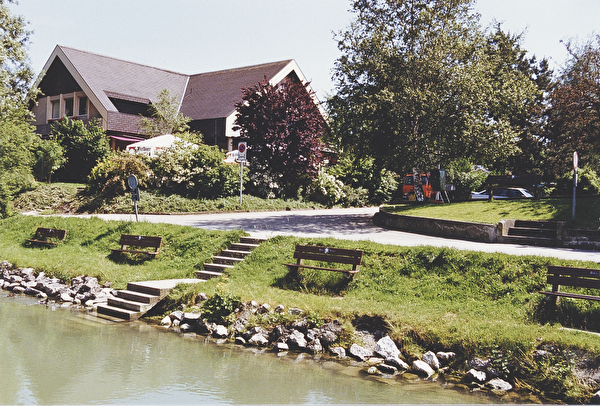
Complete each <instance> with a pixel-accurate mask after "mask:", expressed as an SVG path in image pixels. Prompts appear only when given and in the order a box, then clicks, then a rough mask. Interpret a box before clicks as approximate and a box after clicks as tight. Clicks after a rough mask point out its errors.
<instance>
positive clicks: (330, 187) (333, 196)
mask: <svg viewBox="0 0 600 406" xmlns="http://www.w3.org/2000/svg"><path fill="white" fill-rule="evenodd" d="M345 197H346V193H344V183H343V182H342V181H340V180H338V179H336V177H335V176H334V175H331V174H329V173H328V172H327V169H326V168H325V167H321V168H319V173H318V175H317V178H316V179H315V180H314V181H313V183H312V185H311V187H310V188H309V198H310V200H312V201H315V202H318V203H321V204H324V205H326V206H328V207H331V206H334V205H336V204H337V203H339V202H340V201H341V200H342V199H344V198H345Z"/></svg>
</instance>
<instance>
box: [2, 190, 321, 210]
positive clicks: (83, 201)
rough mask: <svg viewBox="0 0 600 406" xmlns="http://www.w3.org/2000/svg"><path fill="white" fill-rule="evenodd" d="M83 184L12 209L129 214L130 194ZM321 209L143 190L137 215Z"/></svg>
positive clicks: (38, 195) (24, 197)
mask: <svg viewBox="0 0 600 406" xmlns="http://www.w3.org/2000/svg"><path fill="white" fill-rule="evenodd" d="M84 187H85V185H83V184H73V183H55V184H51V185H46V184H39V186H38V187H37V188H36V189H35V190H32V191H30V192H26V193H23V194H21V195H20V196H18V197H17V198H16V199H15V200H14V201H13V206H14V208H15V210H17V211H20V212H26V211H38V212H42V213H44V214H52V213H132V212H133V202H132V201H131V195H130V194H126V195H123V196H117V197H114V198H110V199H104V198H102V197H100V196H95V195H89V194H87V192H86V191H85V190H84ZM323 207H324V206H323V205H321V204H319V203H315V202H309V201H300V200H283V199H260V198H258V197H255V196H249V195H243V196H242V202H241V204H240V197H239V196H232V197H224V198H220V199H214V200H206V199H202V200H200V199H188V198H185V197H182V196H178V195H168V196H165V195H160V194H156V193H153V192H151V191H145V190H142V191H141V192H140V201H139V202H138V212H139V213H145V214H155V213H202V212H223V211H248V212H250V211H272V210H295V209H318V208H323Z"/></svg>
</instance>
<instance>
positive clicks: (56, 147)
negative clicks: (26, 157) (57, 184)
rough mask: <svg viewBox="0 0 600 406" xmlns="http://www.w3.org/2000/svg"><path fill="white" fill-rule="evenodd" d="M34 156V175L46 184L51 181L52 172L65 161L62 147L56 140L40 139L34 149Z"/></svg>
mask: <svg viewBox="0 0 600 406" xmlns="http://www.w3.org/2000/svg"><path fill="white" fill-rule="evenodd" d="M35 156H36V161H37V162H36V164H35V175H36V177H37V179H42V180H45V181H46V182H47V183H48V184H50V183H51V180H52V174H53V173H54V172H56V171H57V170H58V169H60V168H61V167H62V166H63V165H64V164H65V163H66V162H67V158H66V157H65V155H64V148H63V147H62V146H61V145H60V144H59V143H58V142H57V141H56V140H44V141H41V142H40V143H39V144H38V146H37V148H36V150H35Z"/></svg>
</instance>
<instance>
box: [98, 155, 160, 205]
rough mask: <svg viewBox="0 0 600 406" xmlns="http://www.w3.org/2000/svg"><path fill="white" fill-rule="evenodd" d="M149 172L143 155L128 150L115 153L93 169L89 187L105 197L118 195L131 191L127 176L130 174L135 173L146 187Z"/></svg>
mask: <svg viewBox="0 0 600 406" xmlns="http://www.w3.org/2000/svg"><path fill="white" fill-rule="evenodd" d="M148 173H149V169H148V166H147V165H146V164H145V162H144V161H143V158H142V157H138V156H137V155H131V154H129V153H127V152H117V153H113V154H111V155H109V156H108V157H107V158H105V159H104V160H103V161H102V162H100V163H99V164H98V165H96V166H95V167H94V168H93V169H92V171H91V173H90V176H89V178H88V180H89V189H90V191H92V192H95V193H100V194H102V195H103V196H105V197H113V196H118V195H121V194H123V193H125V192H127V191H129V187H128V185H127V178H128V177H129V176H130V175H135V176H136V177H137V180H138V185H139V186H141V187H144V186H145V185H146V182H147V181H148Z"/></svg>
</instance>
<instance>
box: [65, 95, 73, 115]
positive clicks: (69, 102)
mask: <svg viewBox="0 0 600 406" xmlns="http://www.w3.org/2000/svg"><path fill="white" fill-rule="evenodd" d="M65 116H67V117H73V99H72V98H71V99H65Z"/></svg>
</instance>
